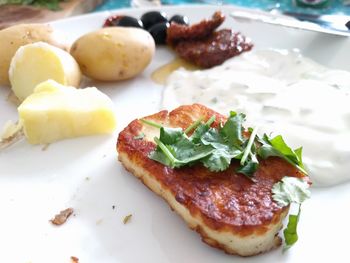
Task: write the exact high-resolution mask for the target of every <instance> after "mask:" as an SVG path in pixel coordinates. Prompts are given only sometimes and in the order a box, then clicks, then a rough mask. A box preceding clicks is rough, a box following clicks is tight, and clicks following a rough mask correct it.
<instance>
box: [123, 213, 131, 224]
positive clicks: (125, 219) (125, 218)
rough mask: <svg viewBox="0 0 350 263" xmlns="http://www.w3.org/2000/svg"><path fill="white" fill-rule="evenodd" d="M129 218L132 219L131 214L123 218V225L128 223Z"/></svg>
mask: <svg viewBox="0 0 350 263" xmlns="http://www.w3.org/2000/svg"><path fill="white" fill-rule="evenodd" d="M131 217H132V214H130V215H127V216H126V217H124V219H123V223H124V225H125V224H127V223H129V222H130V220H131Z"/></svg>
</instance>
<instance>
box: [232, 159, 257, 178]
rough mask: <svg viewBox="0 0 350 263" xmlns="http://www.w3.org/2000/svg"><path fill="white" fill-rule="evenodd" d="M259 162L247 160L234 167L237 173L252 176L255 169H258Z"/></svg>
mask: <svg viewBox="0 0 350 263" xmlns="http://www.w3.org/2000/svg"><path fill="white" fill-rule="evenodd" d="M258 167H259V163H258V162H255V161H252V160H250V161H248V162H247V163H246V164H245V165H243V166H240V167H238V168H237V169H236V172H237V173H241V174H244V175H246V176H247V177H252V176H253V175H254V173H255V172H256V170H258Z"/></svg>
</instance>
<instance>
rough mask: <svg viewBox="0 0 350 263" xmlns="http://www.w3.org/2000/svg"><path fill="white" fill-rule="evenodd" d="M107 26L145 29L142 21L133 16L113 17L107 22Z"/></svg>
mask: <svg viewBox="0 0 350 263" xmlns="http://www.w3.org/2000/svg"><path fill="white" fill-rule="evenodd" d="M105 26H122V27H138V28H143V24H142V21H141V20H139V19H136V18H134V17H131V16H111V17H109V18H108V19H107V20H106V23H105Z"/></svg>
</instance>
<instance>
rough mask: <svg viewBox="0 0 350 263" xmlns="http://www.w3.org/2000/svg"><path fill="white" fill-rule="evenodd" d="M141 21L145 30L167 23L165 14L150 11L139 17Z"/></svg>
mask: <svg viewBox="0 0 350 263" xmlns="http://www.w3.org/2000/svg"><path fill="white" fill-rule="evenodd" d="M141 21H142V23H143V27H144V28H145V29H149V28H150V27H151V26H153V25H155V24H158V23H161V22H168V18H167V15H166V13H164V12H158V11H150V12H147V13H144V14H143V15H142V16H141Z"/></svg>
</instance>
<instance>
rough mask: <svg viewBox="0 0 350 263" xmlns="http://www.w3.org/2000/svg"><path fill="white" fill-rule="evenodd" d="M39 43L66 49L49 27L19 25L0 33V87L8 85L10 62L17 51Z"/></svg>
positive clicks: (43, 25) (42, 25)
mask: <svg viewBox="0 0 350 263" xmlns="http://www.w3.org/2000/svg"><path fill="white" fill-rule="evenodd" d="M39 41H43V42H46V43H49V44H51V45H53V46H56V47H59V48H62V49H67V45H66V44H65V43H63V41H62V40H61V39H60V38H59V37H58V36H57V34H56V33H54V31H53V29H52V28H51V26H50V25H45V24H20V25H15V26H11V27H8V28H6V29H3V30H1V31H0V85H9V84H10V81H9V76H8V72H9V68H10V62H11V59H12V57H13V56H14V55H15V53H16V51H17V49H18V48H19V47H21V46H24V45H27V44H30V43H35V42H39Z"/></svg>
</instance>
